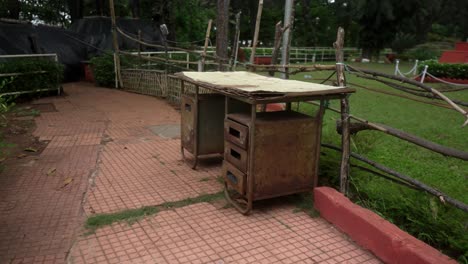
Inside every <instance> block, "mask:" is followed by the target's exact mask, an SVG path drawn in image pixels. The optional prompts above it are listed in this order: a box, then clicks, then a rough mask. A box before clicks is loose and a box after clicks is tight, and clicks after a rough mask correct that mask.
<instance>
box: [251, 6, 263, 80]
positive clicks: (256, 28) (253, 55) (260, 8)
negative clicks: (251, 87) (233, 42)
mask: <svg viewBox="0 0 468 264" xmlns="http://www.w3.org/2000/svg"><path fill="white" fill-rule="evenodd" d="M262 10H263V0H259V1H258V10H257V20H256V21H255V33H254V38H253V42H252V51H251V53H250V63H251V64H254V62H255V49H256V48H257V42H258V33H259V31H260V20H262ZM252 70H253V71H254V70H255V68H252Z"/></svg>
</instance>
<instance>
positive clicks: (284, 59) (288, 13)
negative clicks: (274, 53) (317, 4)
mask: <svg viewBox="0 0 468 264" xmlns="http://www.w3.org/2000/svg"><path fill="white" fill-rule="evenodd" d="M284 9H285V10H284V24H285V26H284V27H285V28H286V27H287V26H289V28H286V30H285V31H284V37H283V50H282V54H281V64H283V72H282V73H281V79H289V67H287V66H286V65H289V59H290V49H291V39H292V37H291V36H292V25H293V21H294V0H286V3H285V6H284Z"/></svg>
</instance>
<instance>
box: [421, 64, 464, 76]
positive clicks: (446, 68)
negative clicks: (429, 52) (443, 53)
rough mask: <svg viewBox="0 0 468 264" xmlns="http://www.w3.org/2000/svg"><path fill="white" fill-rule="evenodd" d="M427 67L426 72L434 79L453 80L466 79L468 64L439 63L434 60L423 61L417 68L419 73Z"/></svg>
mask: <svg viewBox="0 0 468 264" xmlns="http://www.w3.org/2000/svg"><path fill="white" fill-rule="evenodd" d="M425 65H427V66H429V67H428V69H427V71H428V72H430V73H431V74H432V75H434V76H436V77H446V78H454V79H467V78H468V64H455V63H439V62H438V61H436V60H428V61H423V62H421V64H420V65H419V67H418V70H419V72H422V71H423V70H424V66H425Z"/></svg>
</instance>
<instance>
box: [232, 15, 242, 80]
mask: <svg viewBox="0 0 468 264" xmlns="http://www.w3.org/2000/svg"><path fill="white" fill-rule="evenodd" d="M241 14H242V11H239V13H237V14H236V32H235V33H234V41H233V43H232V51H231V57H232V59H231V65H232V66H231V70H232V71H235V70H236V65H237V54H238V51H239V37H240V16H241Z"/></svg>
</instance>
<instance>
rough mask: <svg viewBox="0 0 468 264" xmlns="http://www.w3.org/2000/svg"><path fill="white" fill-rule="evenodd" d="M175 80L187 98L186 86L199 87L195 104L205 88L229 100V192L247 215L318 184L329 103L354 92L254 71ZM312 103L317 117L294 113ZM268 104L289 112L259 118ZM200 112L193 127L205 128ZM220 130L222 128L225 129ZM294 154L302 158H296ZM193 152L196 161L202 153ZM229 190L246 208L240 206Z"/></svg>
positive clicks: (226, 136)
mask: <svg viewBox="0 0 468 264" xmlns="http://www.w3.org/2000/svg"><path fill="white" fill-rule="evenodd" d="M176 75H177V76H179V77H180V78H181V80H182V81H183V82H182V83H183V85H182V93H181V94H182V95H183V94H184V82H188V83H190V84H192V85H194V86H195V91H194V93H193V97H194V101H193V102H199V98H200V97H201V96H200V92H199V89H200V88H204V89H207V90H209V91H212V92H213V93H217V94H221V95H224V96H225V104H224V107H225V109H224V111H223V112H224V115H225V118H224V148H225V150H224V158H225V160H224V162H223V174H224V190H225V195H226V198H227V200H228V201H229V202H230V203H232V204H233V205H234V207H235V208H236V209H237V210H239V211H240V212H241V213H243V214H248V213H249V212H250V211H251V209H252V204H253V201H255V200H260V199H266V198H271V197H277V196H282V195H287V194H292V193H297V192H303V191H306V190H311V189H312V188H313V187H315V186H316V185H317V177H318V159H319V156H320V138H321V126H322V118H323V113H324V109H325V106H324V104H325V101H326V100H331V99H346V100H347V97H348V96H349V94H350V93H353V92H354V91H355V90H354V89H350V88H346V87H335V86H329V85H322V84H314V83H308V82H300V81H294V80H282V79H277V78H272V77H266V76H262V75H258V74H254V73H250V72H181V73H178V74H176ZM312 100H319V101H320V107H319V109H318V110H317V112H316V113H315V115H314V116H313V117H309V116H306V115H304V114H300V113H297V112H294V111H292V109H291V102H303V101H312ZM269 103H286V104H287V107H286V110H285V111H281V112H273V113H257V106H258V105H262V104H269ZM195 105H197V104H196V103H195ZM242 105H243V106H242ZM182 107H184V105H183V106H182ZM195 108H196V109H198V107H196V106H195ZM197 111H198V110H196V111H195V114H194V126H195V127H200V126H203V124H201V123H200V122H201V121H202V120H199V119H198V117H197ZM218 120H219V119H218ZM216 122H218V123H219V122H220V121H216ZM342 122H348V120H347V119H345V120H342ZM211 126H212V125H210V127H211ZM217 127H218V128H217V129H220V128H221V127H223V124H217ZM197 138H198V137H195V140H194V145H195V146H197V144H198V143H197V141H198V140H197ZM182 148H183V147H182ZM194 149H195V150H196V149H197V147H194ZM292 152H294V153H297V155H291V153H292ZM194 153H195V157H197V152H196V151H195V152H194ZM288 164H290V165H288ZM230 189H231V190H235V191H236V192H237V193H238V195H239V196H240V197H241V198H242V199H243V200H244V202H245V203H244V204H242V203H239V202H237V201H235V200H234V199H233V198H232V197H231V194H230V192H229V190H230Z"/></svg>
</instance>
